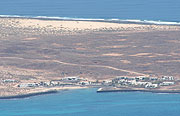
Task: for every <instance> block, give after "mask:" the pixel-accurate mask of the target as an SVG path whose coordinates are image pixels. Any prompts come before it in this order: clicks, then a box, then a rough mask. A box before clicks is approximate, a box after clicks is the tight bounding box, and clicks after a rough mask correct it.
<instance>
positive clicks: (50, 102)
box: [0, 89, 180, 116]
mask: <svg viewBox="0 0 180 116" xmlns="http://www.w3.org/2000/svg"><path fill="white" fill-rule="evenodd" d="M0 116H180V94H155V93H141V92H117V93H96V89H82V90H69V91H62V92H59V93H57V94H49V95H42V96H34V97H30V98H25V99H15V100H0Z"/></svg>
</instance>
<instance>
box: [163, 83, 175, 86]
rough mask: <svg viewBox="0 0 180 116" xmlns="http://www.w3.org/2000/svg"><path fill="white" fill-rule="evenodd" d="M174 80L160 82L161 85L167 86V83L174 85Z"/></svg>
mask: <svg viewBox="0 0 180 116" xmlns="http://www.w3.org/2000/svg"><path fill="white" fill-rule="evenodd" d="M174 84H175V83H174V82H162V83H160V85H161V86H169V85H174Z"/></svg>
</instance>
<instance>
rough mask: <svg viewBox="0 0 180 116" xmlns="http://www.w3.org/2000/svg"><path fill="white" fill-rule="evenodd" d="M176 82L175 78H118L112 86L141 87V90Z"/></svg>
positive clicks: (113, 81)
mask: <svg viewBox="0 0 180 116" xmlns="http://www.w3.org/2000/svg"><path fill="white" fill-rule="evenodd" d="M174 84H175V80H174V77H173V76H162V77H161V78H158V77H145V76H138V77H116V78H115V79H113V80H112V85H113V86H116V87H123V86H128V87H139V88H158V87H160V86H170V85H174Z"/></svg>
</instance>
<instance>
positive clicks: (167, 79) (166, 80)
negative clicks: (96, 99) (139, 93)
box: [2, 76, 176, 88]
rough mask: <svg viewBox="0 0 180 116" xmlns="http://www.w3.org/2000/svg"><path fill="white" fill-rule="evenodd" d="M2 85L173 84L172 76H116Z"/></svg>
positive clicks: (146, 85)
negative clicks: (98, 79) (105, 78)
mask: <svg viewBox="0 0 180 116" xmlns="http://www.w3.org/2000/svg"><path fill="white" fill-rule="evenodd" d="M2 82H3V83H15V82H17V83H19V84H18V87H22V88H26V87H54V86H96V87H102V86H113V87H138V88H159V87H161V86H170V85H174V84H175V82H176V81H175V79H174V77H173V76H162V77H161V78H158V77H145V76H137V77H124V76H118V77H116V78H114V79H112V80H105V81H101V82H99V81H89V80H87V79H84V78H80V77H64V78H62V79H60V80H51V81H46V82H45V81H41V82H33V83H21V82H19V81H16V80H14V79H5V80H2Z"/></svg>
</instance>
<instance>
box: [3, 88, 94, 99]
mask: <svg viewBox="0 0 180 116" xmlns="http://www.w3.org/2000/svg"><path fill="white" fill-rule="evenodd" d="M88 88H91V87H76V86H75V87H64V88H58V87H55V88H48V89H47V88H45V89H44V91H35V92H31V93H25V94H18V95H7V96H0V100H1V99H22V98H29V97H33V96H39V95H47V94H55V93H59V92H60V91H66V90H74V89H88Z"/></svg>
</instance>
